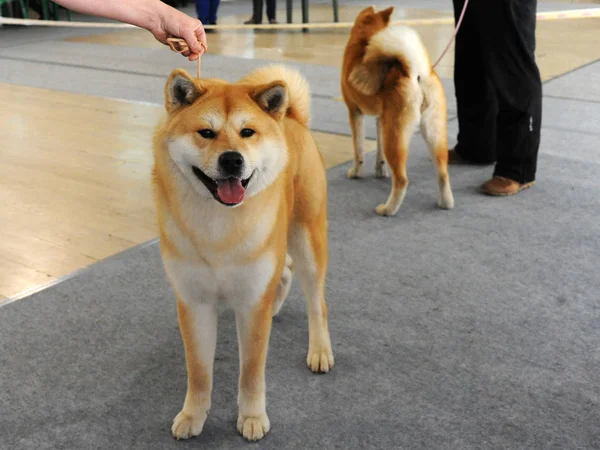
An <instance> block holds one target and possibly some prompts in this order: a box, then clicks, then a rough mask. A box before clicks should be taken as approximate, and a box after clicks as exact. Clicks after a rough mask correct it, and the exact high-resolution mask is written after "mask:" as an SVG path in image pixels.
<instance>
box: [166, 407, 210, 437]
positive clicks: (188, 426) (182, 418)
mask: <svg viewBox="0 0 600 450" xmlns="http://www.w3.org/2000/svg"><path fill="white" fill-rule="evenodd" d="M205 421H206V413H203V414H201V415H199V416H197V417H193V416H192V415H190V414H188V413H186V412H183V411H181V412H180V413H179V414H177V416H175V419H173V426H172V427H171V433H172V434H173V437H174V438H175V439H189V438H192V437H194V436H198V435H199V434H200V433H202V429H203V428H204V422H205Z"/></svg>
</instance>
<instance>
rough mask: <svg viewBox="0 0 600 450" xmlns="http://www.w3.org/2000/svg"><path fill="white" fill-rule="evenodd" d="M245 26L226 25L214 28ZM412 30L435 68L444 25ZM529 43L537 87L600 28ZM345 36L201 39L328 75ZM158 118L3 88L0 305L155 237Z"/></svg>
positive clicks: (586, 25) (108, 38)
mask: <svg viewBox="0 0 600 450" xmlns="http://www.w3.org/2000/svg"><path fill="white" fill-rule="evenodd" d="M565 6H566V8H568V5H567V4H566V5H565ZM356 12H357V9H356V8H346V7H342V8H341V17H340V20H341V21H351V20H353V18H354V15H355V14H356ZM298 15H299V12H296V17H298ZM330 16H331V10H330V8H324V7H314V8H311V20H313V21H329V20H331V19H330ZM424 17H447V13H443V12H437V13H436V12H432V11H424V10H403V9H398V10H397V11H396V14H395V15H394V19H399V18H424ZM245 19H247V16H233V17H224V18H220V23H222V24H225V23H240V22H241V21H243V20H245ZM417 29H418V31H419V32H420V33H421V35H422V36H423V38H424V41H425V44H426V46H427V48H428V50H429V51H430V52H431V54H432V58H437V56H438V55H439V54H440V53H441V52H442V50H443V48H444V47H445V45H446V44H447V42H448V39H449V37H450V36H451V33H452V27H451V26H421V27H417ZM537 34H538V51H537V56H538V62H539V65H540V69H541V71H542V76H543V78H544V79H545V80H547V79H549V78H552V77H555V76H557V75H560V74H562V73H565V72H567V71H570V70H573V69H575V68H577V67H580V66H581V65H584V64H586V63H589V62H591V61H593V60H596V59H598V58H600V46H598V44H597V42H598V38H599V37H600V21H598V20H594V19H586V20H561V21H548V22H539V23H538V33H537ZM346 38H347V30H342V31H336V32H325V31H318V32H311V33H308V34H303V33H299V32H257V33H254V32H247V31H242V32H240V31H235V32H218V33H215V34H210V35H209V47H210V52H211V53H214V54H224V55H232V56H238V57H244V58H261V59H268V60H277V61H300V62H308V63H316V64H326V65H334V66H337V65H339V64H340V60H341V54H342V50H343V46H344V44H345V42H346ZM70 40H72V41H81V42H88V43H93V42H98V43H103V44H107V45H114V46H115V47H117V46H123V45H127V46H132V45H133V46H139V47H155V46H159V45H160V44H158V43H157V42H156V41H155V40H154V39H153V38H152V37H151V36H150V35H149V34H148V33H147V32H145V31H138V30H127V31H114V32H107V33H104V34H96V35H92V36H89V35H84V34H82V35H81V36H78V37H75V38H71V39H70ZM325 42H326V43H327V45H324V43H325ZM165 51H168V50H165ZM452 59H453V55H452V52H451V51H450V52H449V53H448V54H447V56H446V57H445V59H444V60H443V61H442V63H441V64H440V66H439V67H440V71H439V72H440V74H441V75H442V76H444V77H451V75H452ZM190 70H193V67H190ZM48 111H52V114H48ZM161 113H162V109H161V108H159V107H154V106H151V105H142V104H134V103H128V102H125V101H118V100H110V99H103V98H95V97H88V96H84V95H76V94H69V93H64V92H54V91H49V90H44V89H33V88H27V87H22V86H16V85H8V84H0V123H2V147H1V149H0V202H1V204H2V205H3V208H2V215H1V216H0V235H1V236H2V239H0V303H2V302H3V299H4V300H6V299H8V298H11V297H14V296H18V295H19V293H22V292H23V291H29V290H31V289H35V288H36V287H37V286H40V285H44V284H46V283H48V282H51V281H53V280H56V279H58V278H61V277H63V276H65V275H67V274H69V273H71V272H73V271H75V270H77V269H79V268H82V267H85V266H86V265H89V264H90V263H93V262H95V261H98V260H101V259H103V258H106V257H107V256H110V255H113V254H115V253H117V252H120V251H122V250H125V249H127V248H129V247H131V246H134V245H136V244H140V243H142V242H145V241H147V240H149V239H152V238H154V237H155V236H156V228H155V220H154V213H153V209H152V204H151V196H150V185H149V171H150V167H151V163H152V161H151V159H152V155H151V150H150V137H151V133H152V129H153V127H154V125H155V124H156V121H157V119H158V117H159V115H160V114H161ZM315 137H316V139H317V141H318V143H319V145H320V148H321V150H322V152H323V155H324V157H325V160H326V163H327V166H328V167H331V166H333V165H337V164H339V163H342V162H344V161H347V160H348V159H350V158H351V157H352V145H351V140H350V138H348V137H344V136H338V135H331V134H327V133H315ZM107 142H110V145H106V143H107ZM369 146H370V149H372V148H373V147H374V143H373V142H369Z"/></svg>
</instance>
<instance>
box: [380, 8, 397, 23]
mask: <svg viewBox="0 0 600 450" xmlns="http://www.w3.org/2000/svg"><path fill="white" fill-rule="evenodd" d="M378 14H379V15H380V16H381V18H382V19H383V23H385V24H386V25H387V24H388V23H390V18H391V17H392V14H394V7H393V6H390V7H389V8H386V9H384V10H382V11H379V13H378Z"/></svg>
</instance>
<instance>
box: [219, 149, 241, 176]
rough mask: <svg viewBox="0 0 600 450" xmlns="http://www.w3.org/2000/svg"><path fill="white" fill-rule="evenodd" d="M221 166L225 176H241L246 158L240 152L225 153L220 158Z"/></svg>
mask: <svg viewBox="0 0 600 450" xmlns="http://www.w3.org/2000/svg"><path fill="white" fill-rule="evenodd" d="M219 166H220V167H221V170H222V172H223V174H224V175H231V176H240V175H241V173H242V168H243V166H244V157H243V156H242V155H241V154H240V153H238V152H225V153H223V154H222V155H221V156H219Z"/></svg>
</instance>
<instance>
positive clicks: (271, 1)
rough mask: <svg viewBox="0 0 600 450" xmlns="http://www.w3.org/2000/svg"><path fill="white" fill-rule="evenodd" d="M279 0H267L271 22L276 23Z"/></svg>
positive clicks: (268, 16)
mask: <svg viewBox="0 0 600 450" xmlns="http://www.w3.org/2000/svg"><path fill="white" fill-rule="evenodd" d="M276 11H277V0H267V18H268V19H269V23H276V21H277V18H276V17H275V16H276Z"/></svg>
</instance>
